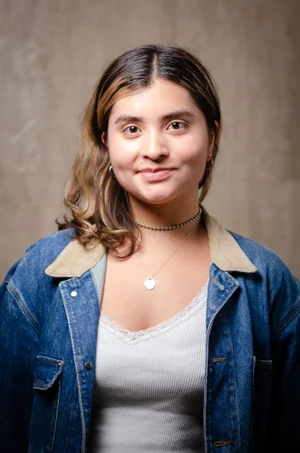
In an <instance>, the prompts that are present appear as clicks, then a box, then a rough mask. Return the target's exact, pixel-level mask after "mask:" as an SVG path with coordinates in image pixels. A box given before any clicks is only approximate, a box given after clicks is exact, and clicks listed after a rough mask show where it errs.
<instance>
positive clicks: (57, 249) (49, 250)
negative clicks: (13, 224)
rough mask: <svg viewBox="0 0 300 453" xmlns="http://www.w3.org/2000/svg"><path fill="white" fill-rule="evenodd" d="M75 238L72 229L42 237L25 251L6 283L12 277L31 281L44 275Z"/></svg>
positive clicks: (10, 271)
mask: <svg viewBox="0 0 300 453" xmlns="http://www.w3.org/2000/svg"><path fill="white" fill-rule="evenodd" d="M74 237H75V231H74V230H73V229H72V228H70V229H66V230H62V231H57V232H55V233H52V234H49V235H47V236H44V237H42V238H41V239H39V240H38V241H36V242H34V243H33V244H31V245H30V246H29V247H27V248H26V249H25V252H24V255H23V256H22V257H21V258H20V259H19V260H18V261H17V262H16V263H15V264H14V265H13V266H12V267H11V269H10V270H9V271H8V273H7V275H6V277H5V279H4V282H6V283H7V282H8V281H9V280H10V279H11V278H12V277H14V278H15V279H16V278H21V279H22V280H23V279H29V278H30V277H34V279H35V280H36V279H37V278H38V277H39V276H42V275H44V272H45V269H46V268H47V266H48V265H49V264H50V263H51V262H52V261H54V260H55V258H56V257H57V256H58V255H59V254H60V253H61V252H62V250H63V249H64V248H65V247H66V246H67V245H68V244H69V243H70V242H71V241H73V239H74Z"/></svg>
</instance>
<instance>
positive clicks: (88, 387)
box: [0, 211, 300, 453]
mask: <svg viewBox="0 0 300 453" xmlns="http://www.w3.org/2000/svg"><path fill="white" fill-rule="evenodd" d="M203 215H204V222H205V225H206V229H207V232H208V237H209V243H210V252H211V266H210V279H209V286H208V298H207V320H206V326H207V343H206V371H205V388H204V436H205V451H206V453H212V452H220V453H250V452H255V453H260V452H263V453H266V452H272V453H279V452H280V453H289V452H295V453H296V452H298V453H299V452H300V287H299V286H300V285H299V281H298V280H297V279H296V278H295V277H293V275H292V274H291V273H290V271H289V270H288V269H287V267H286V266H285V264H284V263H283V262H282V261H281V260H280V258H279V257H278V256H277V255H275V254H274V253H273V252H271V251H270V250H268V249H266V248H265V247H263V246H261V245H259V244H257V243H255V242H254V241H251V240H249V239H246V238H244V237H242V236H239V235H237V234H234V233H231V232H228V231H227V230H225V229H224V228H222V227H221V226H220V225H219V224H218V223H217V222H216V221H215V220H214V219H213V218H212V217H210V216H209V215H208V214H207V213H206V212H205V211H204V214H203ZM71 235H72V231H71V230H66V231H65V232H59V233H55V234H53V235H51V236H48V237H46V238H43V239H41V240H40V241H39V242H37V243H36V244H34V245H32V246H31V247H30V248H29V249H27V251H26V253H25V256H24V257H23V258H22V259H21V260H20V261H19V262H17V263H16V264H15V265H14V266H13V267H12V269H11V270H10V271H9V273H8V275H7V276H6V278H5V280H4V282H3V284H2V286H1V291H0V360H1V372H0V414H1V415H0V443H1V445H0V451H1V453H22V452H24V453H25V452H27V451H29V452H30V453H42V452H43V453H44V452H49V453H50V452H53V453H79V452H81V453H83V452H86V451H87V445H88V434H89V426H90V416H91V407H92V395H93V384H94V372H95V360H96V339H97V328H98V321H99V316H100V309H99V299H101V293H102V287H103V282H104V277H105V262H106V254H105V249H104V247H103V246H102V245H101V244H99V245H97V246H95V247H94V248H93V249H89V250H86V249H84V248H83V247H82V246H81V245H80V244H79V243H78V241H77V240H74V239H72V237H70V236H71ZM116 283H117V282H116ZM124 429H126V420H124Z"/></svg>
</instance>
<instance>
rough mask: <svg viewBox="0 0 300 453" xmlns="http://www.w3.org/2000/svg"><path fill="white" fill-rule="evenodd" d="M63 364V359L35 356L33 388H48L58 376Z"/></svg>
mask: <svg viewBox="0 0 300 453" xmlns="http://www.w3.org/2000/svg"><path fill="white" fill-rule="evenodd" d="M63 366H64V362H63V360H60V359H55V358H53V357H46V356H44V355H38V356H36V368H35V376H34V382H33V388H34V389H36V390H47V389H49V388H50V387H51V386H52V385H53V384H54V383H55V381H56V380H57V378H58V377H59V376H60V374H61V372H62V370H63Z"/></svg>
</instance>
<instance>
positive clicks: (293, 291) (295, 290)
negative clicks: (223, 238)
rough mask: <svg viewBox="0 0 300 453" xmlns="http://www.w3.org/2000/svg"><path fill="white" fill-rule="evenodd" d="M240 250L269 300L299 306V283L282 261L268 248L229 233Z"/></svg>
mask: <svg viewBox="0 0 300 453" xmlns="http://www.w3.org/2000/svg"><path fill="white" fill-rule="evenodd" d="M229 233H230V235H231V236H232V237H233V238H234V239H235V241H236V242H237V243H238V245H239V247H240V248H241V250H242V251H243V252H244V253H245V254H246V255H247V257H248V258H249V259H250V261H251V262H252V263H253V264H254V266H255V267H256V268H257V272H256V273H255V277H256V280H255V281H257V282H260V284H263V285H266V286H267V287H268V291H269V294H270V296H271V299H273V300H274V299H276V298H277V297H278V296H279V295H280V296H281V298H283V299H285V300H286V301H287V300H288V299H290V300H293V301H294V302H296V301H298V302H297V303H298V304H300V282H299V279H298V278H297V277H296V276H294V275H293V273H292V272H291V270H290V269H289V267H288V266H287V264H286V263H285V262H284V261H283V259H282V258H281V257H280V256H279V255H278V254H277V253H275V252H274V251H273V250H271V249H269V248H268V247H266V246H264V245H262V244H259V243H258V242H256V241H254V240H253V239H249V238H247V237H245V236H242V235H240V234H237V233H234V232H231V231H229Z"/></svg>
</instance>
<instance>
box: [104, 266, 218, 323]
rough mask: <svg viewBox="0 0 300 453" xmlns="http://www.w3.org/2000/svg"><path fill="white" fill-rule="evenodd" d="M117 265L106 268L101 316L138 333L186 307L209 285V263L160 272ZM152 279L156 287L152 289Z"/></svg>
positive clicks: (171, 267)
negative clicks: (150, 286) (150, 285)
mask: <svg viewBox="0 0 300 453" xmlns="http://www.w3.org/2000/svg"><path fill="white" fill-rule="evenodd" d="M122 264H123V266H122V265H118V264H116V263H114V262H112V263H109V261H108V265H107V270H106V276H105V284H104V290H103V294H102V299H101V305H100V310H101V313H102V314H104V315H105V316H107V317H108V318H110V319H111V320H112V321H114V322H115V323H116V324H118V325H119V326H121V327H122V328H125V329H127V330H129V331H132V332H136V331H139V330H145V329H148V328H151V327H153V326H156V325H158V324H160V323H162V322H165V321H166V320H168V319H170V318H171V317H173V316H175V315H176V314H177V313H178V312H179V311H181V310H183V309H184V308H185V307H187V306H188V305H189V304H190V303H191V301H192V299H194V298H195V296H196V295H197V294H198V293H199V292H200V290H201V289H202V287H203V286H204V285H205V284H206V282H207V280H208V275H209V269H208V263H207V264H206V265H204V264H203V263H200V264H199V263H198V262H196V261H195V262H190V263H189V264H188V265H187V264H185V265H183V263H178V262H177V263H176V262H174V263H172V264H171V265H169V266H168V268H165V269H161V270H160V271H159V272H156V273H155V271H154V272H153V271H152V272H151V271H150V272H147V271H146V270H145V269H144V268H143V267H142V266H140V267H138V266H133V265H132V263H122ZM149 279H151V281H153V282H154V285H155V286H154V287H153V288H152V289H149V288H148V287H147V286H149V285H147V282H149Z"/></svg>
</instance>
